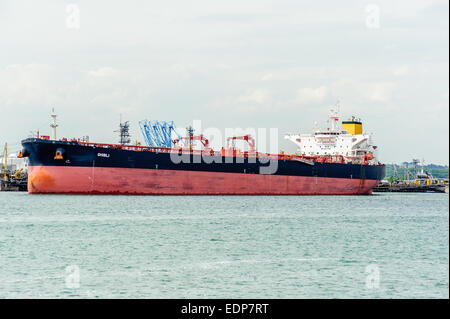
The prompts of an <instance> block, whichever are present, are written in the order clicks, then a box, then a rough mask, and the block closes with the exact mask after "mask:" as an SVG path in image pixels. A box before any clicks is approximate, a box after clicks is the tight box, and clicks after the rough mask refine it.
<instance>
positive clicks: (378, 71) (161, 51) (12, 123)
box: [0, 0, 449, 165]
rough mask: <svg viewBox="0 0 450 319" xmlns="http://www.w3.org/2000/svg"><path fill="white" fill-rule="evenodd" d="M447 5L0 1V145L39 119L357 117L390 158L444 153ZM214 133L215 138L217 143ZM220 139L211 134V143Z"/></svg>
mask: <svg viewBox="0 0 450 319" xmlns="http://www.w3.org/2000/svg"><path fill="white" fill-rule="evenodd" d="M448 33H449V3H448V1H437V0H420V1H419V0H413V1H399V0H397V1H395V0H393V1H361V0H359V1H345V0H344V1H330V0H329V1H299V0H277V1H275V0H239V1H238V0H227V1H216V0H191V1H185V0H184V1H175V0H166V1H144V0H142V1H138V0H127V1H111V0H110V1H100V0H98V1H82V0H79V1H76V0H71V1H61V0H53V1H52V0H41V1H21V0H14V1H10V0H0V112H1V113H0V117H1V118H2V121H1V125H0V143H1V144H0V145H1V146H3V144H4V143H5V142H8V144H9V145H10V150H11V151H18V150H19V149H20V141H21V140H22V139H23V138H26V137H28V136H29V135H30V132H31V131H36V130H37V129H39V131H40V133H41V134H44V135H50V133H51V129H50V126H49V125H50V120H51V119H50V113H51V110H52V108H55V110H56V113H57V114H58V122H59V125H60V127H59V128H58V135H59V137H61V136H65V137H69V138H72V137H81V136H84V135H89V136H90V140H91V141H96V142H107V143H114V142H117V136H116V133H114V131H115V130H116V129H117V126H118V123H119V120H120V116H122V118H123V119H124V120H129V121H130V123H131V133H132V135H133V140H136V139H137V140H140V141H143V138H142V136H141V133H140V131H139V125H138V122H139V121H140V120H143V119H149V120H156V119H157V120H173V121H174V122H175V124H176V125H177V127H180V128H184V127H186V126H187V125H189V124H190V123H192V121H194V120H201V122H202V127H203V128H209V127H211V128H218V129H220V130H222V131H224V130H225V128H267V130H269V129H270V128H277V129H278V133H279V142H278V144H279V145H278V146H279V149H282V150H284V151H285V152H293V151H295V149H296V146H295V145H294V144H293V143H291V142H289V141H287V140H285V139H283V135H284V134H285V133H300V132H301V133H310V132H312V130H313V128H314V126H315V124H314V122H317V123H318V125H319V126H321V127H326V124H327V123H326V121H327V117H328V111H329V108H330V106H332V105H334V104H335V103H336V102H337V101H338V100H339V101H340V106H341V107H340V110H341V114H342V118H343V119H347V118H349V117H350V116H352V115H355V116H357V117H359V118H361V119H362V121H363V125H364V131H366V132H371V133H373V139H374V141H375V144H376V145H377V146H378V150H379V157H380V160H381V161H382V162H385V163H391V162H396V163H401V162H404V161H411V160H412V159H413V158H418V159H424V160H425V163H435V164H444V165H448V163H449V40H448V38H449V34H448ZM216 143H218V141H216ZM215 146H216V145H215Z"/></svg>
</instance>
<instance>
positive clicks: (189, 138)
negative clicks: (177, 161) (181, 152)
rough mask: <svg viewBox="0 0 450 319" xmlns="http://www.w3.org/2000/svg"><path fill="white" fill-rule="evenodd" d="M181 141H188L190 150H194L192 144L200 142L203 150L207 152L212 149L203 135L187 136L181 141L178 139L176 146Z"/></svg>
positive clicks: (175, 142) (175, 141) (174, 142)
mask: <svg viewBox="0 0 450 319" xmlns="http://www.w3.org/2000/svg"><path fill="white" fill-rule="evenodd" d="M181 140H186V141H188V142H189V145H190V148H192V142H193V141H200V142H201V143H202V144H203V148H204V149H205V150H207V149H210V147H209V140H208V139H207V138H206V137H205V136H204V135H203V134H201V135H189V136H186V137H182V138H181V139H180V138H177V139H176V140H174V141H173V144H174V146H175V145H176V144H178V143H179V142H180V141H181Z"/></svg>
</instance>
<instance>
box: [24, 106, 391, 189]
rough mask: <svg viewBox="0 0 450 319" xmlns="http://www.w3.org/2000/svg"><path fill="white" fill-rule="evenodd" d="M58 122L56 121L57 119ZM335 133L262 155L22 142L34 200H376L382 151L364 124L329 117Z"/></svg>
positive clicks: (300, 137) (306, 137)
mask: <svg viewBox="0 0 450 319" xmlns="http://www.w3.org/2000/svg"><path fill="white" fill-rule="evenodd" d="M54 118H55V117H54ZM330 119H331V123H332V125H331V128H328V129H327V130H322V131H321V130H318V129H316V130H315V131H314V132H313V134H290V135H286V136H285V138H286V139H288V140H291V141H292V142H294V143H295V144H296V145H297V146H298V147H299V148H298V151H297V152H296V153H294V154H284V153H280V154H268V153H261V152H257V151H256V150H255V148H254V140H253V139H252V137H251V136H249V135H246V136H240V137H231V139H232V140H237V139H242V140H245V141H247V142H250V143H249V144H250V146H251V147H250V150H249V151H246V152H240V151H239V150H237V149H236V148H234V147H227V148H222V150H220V151H215V150H213V149H211V148H209V144H208V141H207V139H206V138H205V137H203V136H202V135H200V136H193V135H191V136H189V137H187V138H186V139H188V140H189V141H192V140H200V141H202V142H203V145H204V147H203V149H193V148H192V143H190V147H181V146H177V145H176V144H175V143H174V146H173V147H148V146H140V145H130V144H125V143H121V144H101V143H89V142H88V141H86V140H75V139H74V140H67V139H60V140H57V139H56V126H57V125H56V123H54V124H52V127H53V128H54V130H55V133H54V138H53V139H50V138H49V137H48V136H44V137H39V136H38V137H33V138H27V139H25V140H23V141H22V146H23V150H22V151H21V153H20V154H19V156H20V157H28V159H29V165H28V192H29V193H31V194H42V193H54V194H129V195H354V194H370V193H372V188H373V187H375V186H376V185H378V184H379V182H380V181H381V180H382V179H383V178H384V176H385V166H384V165H383V164H381V163H379V162H378V160H377V158H376V155H375V153H376V148H377V147H376V146H374V145H372V144H373V143H372V141H371V137H370V135H368V134H364V133H363V131H362V123H361V121H360V120H358V119H355V118H351V119H350V120H348V121H342V126H340V121H339V117H338V112H337V111H336V110H332V111H331V113H330Z"/></svg>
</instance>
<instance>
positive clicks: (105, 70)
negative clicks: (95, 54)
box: [88, 67, 117, 78]
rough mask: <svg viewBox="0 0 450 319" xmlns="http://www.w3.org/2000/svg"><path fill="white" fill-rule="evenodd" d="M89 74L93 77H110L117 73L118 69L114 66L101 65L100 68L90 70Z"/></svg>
mask: <svg viewBox="0 0 450 319" xmlns="http://www.w3.org/2000/svg"><path fill="white" fill-rule="evenodd" d="M88 74H89V75H90V76H93V77H99V78H104V77H110V76H114V75H116V74H117V70H116V69H114V68H112V67H100V68H98V69H95V70H92V71H88Z"/></svg>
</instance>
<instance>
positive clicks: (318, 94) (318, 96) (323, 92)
mask: <svg viewBox="0 0 450 319" xmlns="http://www.w3.org/2000/svg"><path fill="white" fill-rule="evenodd" d="M327 96H328V88H327V87H326V86H320V87H318V88H301V89H299V90H298V93H297V100H296V101H297V102H298V103H300V104H308V103H319V102H322V101H324V100H325V98H326V97H327Z"/></svg>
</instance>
